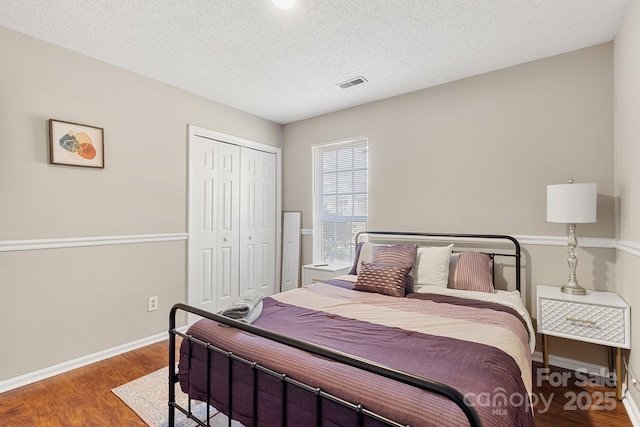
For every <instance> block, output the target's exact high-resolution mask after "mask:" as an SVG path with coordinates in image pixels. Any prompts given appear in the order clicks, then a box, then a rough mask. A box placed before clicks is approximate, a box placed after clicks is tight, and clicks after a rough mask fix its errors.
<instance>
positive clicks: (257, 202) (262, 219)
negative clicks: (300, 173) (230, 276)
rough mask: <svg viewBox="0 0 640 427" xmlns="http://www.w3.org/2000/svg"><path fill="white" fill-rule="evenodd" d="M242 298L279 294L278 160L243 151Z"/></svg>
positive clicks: (241, 214) (241, 150)
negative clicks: (277, 263)
mask: <svg viewBox="0 0 640 427" xmlns="http://www.w3.org/2000/svg"><path fill="white" fill-rule="evenodd" d="M240 159H241V168H240V182H241V189H240V294H244V293H246V292H248V291H259V292H262V293H263V294H264V295H265V296H266V295H271V294H273V293H275V291H276V270H275V269H276V185H277V179H276V156H275V154H272V153H266V152H263V151H259V150H254V149H251V148H246V147H242V148H241V149H240Z"/></svg>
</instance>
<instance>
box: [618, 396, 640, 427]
mask: <svg viewBox="0 0 640 427" xmlns="http://www.w3.org/2000/svg"><path fill="white" fill-rule="evenodd" d="M622 403H623V404H624V407H625V409H626V410H627V415H629V419H630V420H631V424H633V427H640V410H638V406H637V405H636V402H635V401H634V400H633V399H632V398H631V396H629V395H628V394H627V395H626V396H625V398H624V399H622Z"/></svg>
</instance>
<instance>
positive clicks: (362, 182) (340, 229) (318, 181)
mask: <svg viewBox="0 0 640 427" xmlns="http://www.w3.org/2000/svg"><path fill="white" fill-rule="evenodd" d="M368 163H369V162H368V155H367V139H366V138H358V139H352V140H348V141H342V142H336V143H330V144H324V145H318V146H316V147H314V148H313V177H314V182H313V187H314V188H313V204H314V206H313V262H314V264H325V263H343V264H349V263H351V262H352V261H353V259H354V256H355V243H354V240H355V236H356V234H358V233H359V232H360V231H365V230H366V229H367V201H368V178H367V169H368Z"/></svg>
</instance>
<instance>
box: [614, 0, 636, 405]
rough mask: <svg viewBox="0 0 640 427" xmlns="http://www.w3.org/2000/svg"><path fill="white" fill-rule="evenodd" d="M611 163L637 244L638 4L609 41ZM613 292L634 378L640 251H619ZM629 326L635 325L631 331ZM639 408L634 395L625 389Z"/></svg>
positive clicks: (624, 220) (630, 238) (628, 230)
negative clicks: (621, 307)
mask: <svg viewBox="0 0 640 427" xmlns="http://www.w3.org/2000/svg"><path fill="white" fill-rule="evenodd" d="M614 45H615V48H614V69H615V98H616V105H615V135H616V138H615V150H616V155H615V160H616V197H617V200H618V202H617V205H618V207H619V215H620V225H619V237H620V239H621V240H622V241H627V242H632V243H634V244H635V246H636V247H638V246H640V222H639V221H638V218H640V168H639V167H638V159H640V126H639V125H638V123H640V122H639V119H640V116H639V114H640V81H639V79H638V76H640V4H638V1H637V0H632V1H631V3H630V5H629V9H628V10H627V13H626V16H625V18H624V21H623V25H622V28H621V30H620V32H619V33H618V36H617V37H616V40H615V43H614ZM639 252H640V251H639ZM616 266H617V281H616V291H617V292H618V293H619V294H620V295H621V296H622V297H623V298H624V299H625V300H626V301H627V302H628V303H629V304H630V305H631V319H632V322H633V326H632V328H631V345H632V350H631V352H630V354H629V355H628V357H629V361H630V362H631V366H632V369H633V371H634V372H635V374H636V375H640V351H638V350H637V348H638V345H639V343H640V327H638V325H640V324H639V323H638V322H637V320H634V319H637V318H638V315H639V311H638V310H640V286H639V285H638V278H639V277H640V253H639V254H635V255H634V254H630V253H627V252H622V251H620V252H619V254H618V261H617V264H616ZM634 326H635V327H634ZM630 390H631V393H630V395H631V397H632V398H633V400H634V402H635V404H636V406H637V407H640V392H639V391H638V390H636V389H634V388H633V387H631V388H630Z"/></svg>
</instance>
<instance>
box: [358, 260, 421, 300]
mask: <svg viewBox="0 0 640 427" xmlns="http://www.w3.org/2000/svg"><path fill="white" fill-rule="evenodd" d="M409 270H411V267H409V266H406V267H397V266H391V265H378V264H372V263H368V262H363V263H362V265H361V269H360V273H359V274H358V280H357V281H356V284H355V286H354V287H353V289H355V290H356V291H364V292H377V293H379V294H383V295H391V296H393V297H403V296H404V294H405V284H406V283H407V276H408V275H409Z"/></svg>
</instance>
